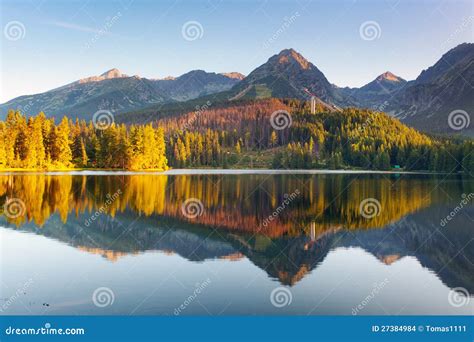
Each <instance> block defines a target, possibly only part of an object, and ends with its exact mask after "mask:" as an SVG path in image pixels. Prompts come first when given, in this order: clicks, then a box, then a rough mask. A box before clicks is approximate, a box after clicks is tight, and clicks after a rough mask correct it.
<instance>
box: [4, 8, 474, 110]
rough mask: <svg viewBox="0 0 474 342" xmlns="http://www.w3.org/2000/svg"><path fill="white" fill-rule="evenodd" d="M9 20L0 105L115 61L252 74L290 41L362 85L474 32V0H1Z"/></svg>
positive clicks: (133, 68)
mask: <svg viewBox="0 0 474 342" xmlns="http://www.w3.org/2000/svg"><path fill="white" fill-rule="evenodd" d="M0 19H1V28H2V36H1V38H0V44H1V45H0V63H1V64H0V68H1V89H0V103H3V102H6V101H8V100H11V99H12V98H15V97H17V96H20V95H26V94H35V93H40V92H43V91H47V90H50V89H53V88H56V87H59V86H62V85H65V84H67V83H70V82H73V81H75V80H78V79H81V78H85V77H88V76H93V75H99V74H101V73H103V72H105V71H107V70H109V69H112V68H118V69H119V70H120V71H122V72H123V73H125V74H128V75H139V76H142V77H147V78H163V77H166V76H169V75H172V76H179V75H181V74H183V73H186V72H188V71H190V70H194V69H202V70H206V71H209V72H211V71H212V72H230V71H238V72H241V73H243V74H248V73H250V72H251V71H252V70H253V69H255V68H256V67H258V66H259V65H261V64H263V63H265V62H266V61H267V60H268V58H270V57H271V56H272V55H274V54H276V53H278V52H279V51H281V50H282V49H285V48H293V49H295V50H296V51H298V52H300V53H301V54H302V55H303V56H304V57H305V58H306V59H308V60H309V61H310V62H312V63H313V64H315V65H316V66H317V67H318V68H319V69H320V70H321V71H322V72H323V73H324V74H325V75H326V77H327V78H328V80H329V81H330V82H331V83H334V84H336V85H338V86H351V87H360V86H362V85H364V84H366V83H368V82H370V81H372V80H373V79H374V78H375V77H376V76H378V75H379V74H381V73H383V72H385V71H391V72H393V73H394V74H396V75H398V76H401V77H403V78H405V79H407V80H411V79H415V78H416V77H417V76H418V75H419V73H420V72H421V71H422V70H423V69H426V68H428V67H429V66H431V65H433V64H434V63H435V62H436V61H437V60H438V59H439V58H440V57H441V56H442V54H444V53H445V52H447V51H448V50H449V49H451V48H453V47H455V46H457V45H458V44H460V43H463V42H473V40H474V39H473V37H474V1H472V0H444V1H440V0H418V1H415V0H365V1H363V0H359V1H356V0H333V1H330V0H324V1H316V0H313V1H309V0H292V1H289V0H276V1H271V0H270V1H250V0H239V1H237V0H234V1H221V0H201V1H200V0H188V1H184V0H183V1H166V0H163V1H151V0H147V1H143V0H118V1H112V0H101V1H91V0H70V1H65V0H63V1H59V0H53V1H51V0H0Z"/></svg>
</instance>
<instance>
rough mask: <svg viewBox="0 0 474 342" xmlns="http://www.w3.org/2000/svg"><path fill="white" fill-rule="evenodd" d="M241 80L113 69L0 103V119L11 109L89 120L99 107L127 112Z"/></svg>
mask: <svg viewBox="0 0 474 342" xmlns="http://www.w3.org/2000/svg"><path fill="white" fill-rule="evenodd" d="M237 82H239V78H238V76H236V75H235V74H232V73H231V76H225V75H221V74H216V73H208V72H205V71H203V70H194V71H190V72H188V73H186V74H184V75H182V76H180V77H177V78H166V79H162V80H154V79H147V78H142V77H139V76H128V75H125V74H122V73H121V72H120V71H119V70H117V69H111V70H109V71H106V72H105V73H103V74H101V75H99V76H91V77H87V78H84V79H81V80H78V81H76V82H73V83H70V84H67V85H65V86H62V87H59V88H56V89H52V90H50V91H47V92H44V93H40V94H34V95H25V96H20V97H18V98H15V99H13V100H11V101H9V102H7V103H4V104H1V105H0V119H4V118H5V117H6V114H7V112H8V110H9V109H14V110H21V111H22V112H23V113H24V114H26V115H29V116H30V115H36V114H38V113H39V112H44V113H45V114H46V116H47V117H54V116H58V117H61V116H63V115H67V116H68V117H69V118H71V119H75V118H80V119H85V120H90V119H91V118H92V115H93V114H94V113H95V112H97V111H98V110H100V109H105V110H108V111H110V112H112V113H124V112H129V111H136V110H139V109H142V108H147V107H150V106H153V105H162V104H164V103H170V102H176V101H187V100H190V99H193V98H197V97H199V96H204V95H208V94H212V93H216V92H221V91H223V90H226V89H230V88H231V87H232V86H233V85H234V84H236V83H237Z"/></svg>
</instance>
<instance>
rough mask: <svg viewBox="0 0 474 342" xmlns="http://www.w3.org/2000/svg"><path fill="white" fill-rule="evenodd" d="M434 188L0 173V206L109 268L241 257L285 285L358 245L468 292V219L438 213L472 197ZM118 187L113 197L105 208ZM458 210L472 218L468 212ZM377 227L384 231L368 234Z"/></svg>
mask: <svg viewBox="0 0 474 342" xmlns="http://www.w3.org/2000/svg"><path fill="white" fill-rule="evenodd" d="M438 181H439V180H438V179H435V178H420V177H419V176H418V177H402V178H400V179H399V180H398V181H396V180H395V179H388V178H385V177H367V176H364V177H363V176H321V175H320V176H289V175H286V176H271V177H268V176H256V175H247V176H223V177H215V176H192V177H190V176H176V177H172V176H154V175H146V176H103V177H90V176H89V177H85V176H73V177H71V176H46V175H39V176H27V175H23V176H0V203H3V201H4V200H5V199H6V198H7V197H8V198H14V197H16V198H21V199H22V200H23V201H24V202H25V206H26V209H27V210H26V213H25V215H24V216H23V217H19V218H17V219H13V220H10V219H8V220H9V221H10V222H11V223H12V224H13V225H17V226H22V227H24V228H25V229H26V230H36V227H38V226H42V228H41V229H40V230H38V232H39V233H40V234H44V235H45V236H48V237H49V238H54V239H57V240H59V241H62V242H65V243H68V244H70V245H72V246H75V247H77V248H79V249H80V250H83V251H87V252H89V253H95V254H100V255H103V256H104V257H106V258H107V259H109V260H112V261H113V260H116V259H117V258H119V257H120V256H122V255H126V254H135V253H139V252H142V251H147V250H161V251H164V252H167V253H168V252H169V253H177V254H179V255H181V256H183V257H185V258H186V259H188V260H194V261H202V260H206V259H212V258H229V259H231V260H232V259H238V258H240V257H242V256H245V257H246V258H248V259H249V260H251V261H252V262H253V263H254V264H255V265H256V266H258V267H259V268H261V269H263V270H265V272H267V274H268V275H269V276H270V277H272V278H275V279H278V280H279V281H280V282H281V283H283V284H288V285H293V284H295V283H297V282H298V281H299V280H300V279H302V278H303V277H304V276H305V275H306V274H307V273H308V272H311V270H313V269H314V268H316V267H317V266H318V265H319V264H320V263H321V262H323V260H324V258H325V257H326V255H327V254H328V252H329V251H330V250H333V249H335V248H338V247H360V248H363V249H364V250H365V251H367V252H369V253H371V254H373V255H374V256H375V257H377V258H378V259H379V260H380V261H381V262H384V263H386V264H391V263H393V262H396V261H397V260H398V259H399V258H402V257H404V256H407V255H411V256H415V257H416V258H417V259H418V260H419V261H420V263H421V264H422V265H423V266H424V267H427V268H429V269H430V270H433V271H434V272H435V273H436V274H437V275H438V276H439V277H440V278H441V279H442V280H443V282H444V283H445V284H447V285H448V286H450V287H456V286H462V287H465V288H466V289H468V290H469V291H470V293H472V291H474V289H473V288H472V283H473V279H472V274H474V273H473V271H474V270H473V268H472V263H470V260H472V258H473V257H474V256H473V255H472V252H470V251H469V250H467V251H466V249H465V250H464V251H463V252H462V253H460V250H461V249H462V248H463V247H464V246H465V245H466V243H468V241H470V239H471V238H472V231H471V230H470V226H469V223H470V221H466V222H465V221H462V219H463V218H464V216H463V215H458V216H457V217H456V219H457V220H461V221H456V222H453V223H452V224H450V225H448V226H446V227H444V228H443V231H442V233H441V232H440V233H438V232H436V227H439V222H440V218H441V217H442V216H443V215H445V213H444V212H443V210H440V208H442V207H444V206H446V205H447V204H446V203H448V201H449V199H450V198H451V203H452V204H453V206H454V205H456V204H457V202H458V201H459V199H460V198H461V197H460V196H461V193H463V192H464V193H467V192H470V191H472V189H470V188H469V187H470V186H471V187H472V182H471V183H468V182H465V183H464V184H463V183H462V182H459V181H456V182H449V181H448V182H441V183H439V184H438ZM436 185H438V186H436ZM296 189H298V190H299V193H300V194H299V196H297V197H296V198H295V199H294V200H292V201H291V203H290V204H289V205H288V206H287V207H286V208H285V210H284V211H282V212H281V213H280V214H279V216H277V217H276V219H275V220H273V221H271V222H270V223H269V224H268V226H267V227H262V226H261V222H262V221H263V220H264V219H265V218H266V217H267V216H268V215H270V214H271V213H272V212H273V211H274V210H275V209H276V208H278V206H279V205H280V204H281V202H282V201H283V200H284V199H285V196H284V195H285V194H289V193H292V192H294V191H295V190H296ZM118 190H120V195H119V196H117V197H116V199H115V200H114V201H110V198H111V195H112V194H116V193H117V192H118ZM367 197H373V198H376V199H378V200H379V201H380V203H381V212H380V215H379V216H376V217H375V218H373V219H372V220H367V219H365V218H364V217H362V216H361V215H360V213H359V205H360V201H361V200H363V199H365V198H367ZM114 198H115V197H114ZM187 198H199V199H200V200H201V201H202V203H203V205H204V207H205V210H204V213H203V215H202V216H199V217H197V218H196V219H187V218H185V217H184V216H183V214H182V213H181V205H182V202H184V200H185V199H187ZM437 203H439V204H440V205H437ZM448 206H449V205H448ZM425 207H426V209H424V210H420V209H422V208H425ZM101 208H102V209H103V211H104V212H105V213H106V215H99V217H98V218H97V220H95V221H94V223H93V224H91V225H89V226H86V225H85V224H84V222H85V220H86V219H87V218H90V217H91V215H92V214H91V213H93V212H95V211H98V210H99V209H101ZM465 210H471V211H469V215H472V207H471V209H468V208H466V209H465ZM53 213H57V214H58V215H55V216H52V214H53ZM466 213H467V212H466ZM408 214H410V215H408ZM138 215H141V218H140V220H139V221H135V220H136V219H137V216H138ZM404 216H406V218H405V219H403V220H401V221H399V219H400V218H401V217H404ZM50 217H51V220H50V221H48V222H47V224H45V222H46V220H47V219H48V218H50ZM2 220H4V218H2ZM134 222H137V223H136V224H135V223H134ZM258 227H261V228H262V229H261V230H258ZM375 227H377V228H381V229H370V228H375ZM211 228H223V229H216V230H213V229H211ZM357 228H362V229H357ZM392 229H396V234H395V233H394V234H391V230H392ZM124 230H126V231H127V232H126V234H124ZM447 239H448V240H447ZM381 241H382V242H383V243H381Z"/></svg>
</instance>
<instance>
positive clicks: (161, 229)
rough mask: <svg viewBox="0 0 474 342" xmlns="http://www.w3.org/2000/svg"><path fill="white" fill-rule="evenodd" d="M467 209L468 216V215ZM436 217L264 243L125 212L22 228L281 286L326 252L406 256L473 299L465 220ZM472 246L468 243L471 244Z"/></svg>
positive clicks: (90, 247)
mask: <svg viewBox="0 0 474 342" xmlns="http://www.w3.org/2000/svg"><path fill="white" fill-rule="evenodd" d="M472 209H473V208H466V210H470V212H469V216H471V217H472V215H473V214H474V213H473V211H474V210H472ZM443 215H444V213H442V210H440V208H438V207H432V208H429V209H425V210H423V211H420V212H417V213H415V214H411V215H408V216H407V217H405V218H404V219H402V220H400V221H398V222H396V223H391V224H388V225H387V226H386V227H383V228H380V229H370V230H367V229H362V230H348V229H345V228H343V227H341V226H339V227H333V228H327V229H325V230H324V231H321V230H319V231H318V230H317V227H316V224H310V225H309V226H308V227H307V229H305V230H301V231H300V234H298V235H294V234H292V235H282V236H279V237H276V238H275V237H269V236H267V235H265V234H249V233H247V232H245V231H244V232H236V231H234V230H225V229H215V228H212V227H209V226H204V225H200V224H191V223H188V222H185V221H184V222H183V221H182V220H180V219H176V218H172V217H162V216H161V217H157V216H150V217H142V218H140V219H139V220H136V216H135V215H134V213H133V212H129V211H125V212H123V213H120V214H118V215H117V216H116V217H115V218H111V217H109V216H106V215H103V216H100V217H99V218H98V220H97V221H96V223H97V224H96V225H95V226H94V227H86V226H84V224H83V217H82V216H81V217H70V218H69V219H68V220H67V223H63V222H62V221H61V220H60V218H59V216H57V215H55V216H53V217H51V219H50V220H49V221H48V223H47V224H46V225H45V226H44V227H43V228H41V229H38V228H36V226H35V225H34V224H32V223H28V224H25V225H24V226H23V227H22V229H24V230H28V231H35V232H36V233H39V234H41V235H44V236H46V237H49V238H53V239H57V240H59V241H62V242H65V243H67V244H70V245H72V246H74V247H76V248H78V249H80V250H83V251H87V252H89V253H96V254H101V255H103V256H104V257H106V258H108V259H109V260H111V261H115V260H117V258H118V257H120V256H122V255H127V254H137V253H140V252H144V251H150V250H160V251H163V252H166V253H176V254H179V255H180V256H182V257H184V258H186V259H188V260H191V261H198V262H199V261H204V260H206V259H213V258H225V259H230V260H235V259H239V258H241V257H242V256H245V257H247V258H248V259H249V260H250V261H252V262H253V263H254V264H255V265H256V266H258V267H259V268H261V269H263V270H265V271H266V272H267V274H268V275H269V276H270V277H272V278H275V279H278V280H279V281H280V282H281V283H282V284H286V285H293V284H295V283H296V282H298V281H299V280H300V279H302V278H303V277H304V276H305V275H306V274H307V273H308V272H311V271H312V270H313V269H314V268H316V267H318V265H319V264H320V263H321V262H323V260H324V259H325V257H326V255H327V254H328V252H329V251H330V250H333V249H335V248H339V247H360V248H363V249H364V250H366V251H367V252H369V253H372V254H373V255H375V256H376V257H377V258H378V259H379V260H380V261H381V262H384V263H386V264H388V265H389V264H391V263H393V262H396V261H397V260H398V259H400V258H403V257H405V256H414V257H416V258H417V259H418V260H419V262H420V263H421V264H422V265H423V266H424V267H427V268H429V269H430V270H432V271H433V272H434V273H435V274H437V276H438V277H439V278H440V279H441V280H442V281H443V282H444V283H445V284H446V285H447V286H449V287H458V286H461V287H464V288H466V289H468V291H469V292H470V293H474V287H473V286H474V278H473V274H474V272H473V271H474V269H473V265H472V263H471V262H470V260H474V255H473V252H472V251H473V249H472V248H469V246H466V245H467V244H468V243H469V241H471V240H472V230H471V228H469V227H470V226H469V221H468V220H469V219H468V218H466V217H464V216H461V215H460V216H459V217H458V218H456V219H455V221H452V224H451V225H448V226H447V227H445V228H444V229H443V231H442V232H439V231H437V230H436V229H437V228H438V227H439V221H440V217H442V216H443ZM471 244H472V241H471Z"/></svg>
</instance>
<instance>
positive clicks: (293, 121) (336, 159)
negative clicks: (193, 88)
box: [0, 99, 474, 172]
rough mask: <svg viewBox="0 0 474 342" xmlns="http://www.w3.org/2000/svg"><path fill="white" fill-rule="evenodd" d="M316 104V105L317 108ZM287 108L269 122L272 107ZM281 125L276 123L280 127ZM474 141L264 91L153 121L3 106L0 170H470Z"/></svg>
mask: <svg viewBox="0 0 474 342" xmlns="http://www.w3.org/2000/svg"><path fill="white" fill-rule="evenodd" d="M319 110H320V111H322V110H324V108H319ZM275 112H286V113H288V114H283V116H285V115H287V118H286V119H288V120H287V122H286V123H287V125H286V126H285V127H282V129H276V125H275V122H274V120H272V118H273V116H272V113H275ZM280 128H281V127H280ZM473 149H474V142H473V140H451V139H435V138H432V137H429V136H427V135H425V134H422V133H420V132H418V131H417V130H415V129H413V128H410V127H407V126H406V125H404V124H402V123H400V121H398V120H397V119H394V118H392V117H390V116H388V115H386V114H384V113H379V112H372V111H369V110H362V109H354V108H350V109H345V110H344V111H343V112H336V113H326V112H318V113H316V114H311V113H310V109H309V106H308V104H307V102H304V101H298V100H279V99H267V100H260V101H251V102H248V103H238V104H236V105H233V106H228V107H224V108H222V107H221V108H212V104H211V103H208V104H206V105H205V106H204V107H201V108H196V111H194V112H190V113H187V114H184V115H180V116H176V117H168V118H166V119H161V120H159V121H157V122H155V123H154V124H147V125H131V126H125V125H124V124H121V125H117V124H112V125H111V126H110V127H108V128H107V129H103V130H101V129H97V128H96V127H94V125H93V124H92V123H86V122H85V121H75V122H72V121H70V120H68V119H67V118H63V119H62V121H61V122H60V123H59V124H56V123H55V122H54V120H53V119H49V118H46V117H45V115H44V114H43V113H40V114H39V115H38V116H36V117H31V118H28V119H27V118H25V117H24V116H22V115H21V114H20V113H19V112H13V111H10V112H9V113H8V116H7V119H6V121H5V122H0V168H26V169H53V168H54V169H62V168H73V167H76V168H118V169H127V170H143V169H160V170H164V169H166V168H167V167H168V165H169V166H171V167H175V168H186V167H201V166H202V167H208V166H211V167H223V168H231V167H234V166H235V167H253V165H254V164H253V159H252V154H255V153H262V152H263V154H265V156H266V158H267V159H268V160H265V161H264V162H263V163H260V164H257V165H260V166H261V167H272V168H276V169H279V168H285V169H310V168H329V169H341V168H353V167H357V168H362V169H376V170H390V169H393V168H397V169H398V168H399V169H404V170H431V171H446V172H470V171H471V170H474V153H471V152H472V151H473Z"/></svg>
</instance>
